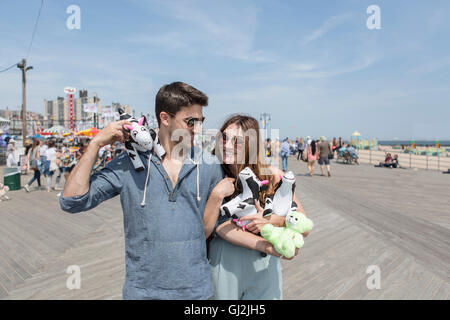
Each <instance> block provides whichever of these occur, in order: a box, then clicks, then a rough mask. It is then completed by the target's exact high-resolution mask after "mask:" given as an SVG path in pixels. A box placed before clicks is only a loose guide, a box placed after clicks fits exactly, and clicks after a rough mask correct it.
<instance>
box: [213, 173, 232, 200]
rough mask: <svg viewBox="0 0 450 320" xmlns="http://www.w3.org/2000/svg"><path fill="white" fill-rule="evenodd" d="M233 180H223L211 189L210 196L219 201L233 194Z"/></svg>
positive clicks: (227, 178)
mask: <svg viewBox="0 0 450 320" xmlns="http://www.w3.org/2000/svg"><path fill="white" fill-rule="evenodd" d="M234 180H235V179H234V178H229V177H226V178H223V179H222V180H221V181H220V182H219V183H218V184H217V185H216V186H215V187H214V189H213V191H212V192H211V194H212V195H213V196H214V197H216V198H220V199H225V198H226V197H229V196H231V195H232V194H233V193H234V189H235V187H234Z"/></svg>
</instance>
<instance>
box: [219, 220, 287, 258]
mask: <svg viewBox="0 0 450 320" xmlns="http://www.w3.org/2000/svg"><path fill="white" fill-rule="evenodd" d="M216 232H217V234H218V235H219V236H220V237H221V238H222V239H224V240H226V241H228V242H230V243H232V244H234V245H237V246H240V247H244V248H247V249H250V250H257V251H259V252H263V253H267V254H270V255H272V256H275V257H280V256H281V255H280V254H279V253H278V252H277V251H276V250H275V248H274V247H273V245H272V244H271V243H270V242H269V241H267V240H266V239H264V238H262V237H260V236H257V235H255V234H253V233H251V232H246V231H243V230H242V229H241V228H240V227H238V226H237V225H236V224H235V223H234V222H232V221H231V220H229V221H226V222H224V223H222V224H221V225H220V226H218V227H217V229H216Z"/></svg>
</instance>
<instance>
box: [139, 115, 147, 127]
mask: <svg viewBox="0 0 450 320" xmlns="http://www.w3.org/2000/svg"><path fill="white" fill-rule="evenodd" d="M144 120H145V118H144V117H141V118H140V119H139V121H138V123H139V125H140V126H142V124H143V123H144Z"/></svg>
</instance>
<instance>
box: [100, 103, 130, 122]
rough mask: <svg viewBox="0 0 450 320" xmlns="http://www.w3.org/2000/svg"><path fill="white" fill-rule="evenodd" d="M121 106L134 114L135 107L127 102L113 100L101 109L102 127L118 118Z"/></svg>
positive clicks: (126, 111)
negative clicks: (121, 102)
mask: <svg viewBox="0 0 450 320" xmlns="http://www.w3.org/2000/svg"><path fill="white" fill-rule="evenodd" d="M119 108H122V109H123V111H125V113H128V114H130V115H133V108H131V106H130V105H127V104H120V103H119V102H112V103H111V105H108V106H103V107H102V108H101V109H100V110H99V115H100V117H99V125H100V128H103V127H105V126H106V125H108V123H110V122H112V121H116V120H117V116H118V112H119Z"/></svg>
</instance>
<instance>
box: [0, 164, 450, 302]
mask: <svg viewBox="0 0 450 320" xmlns="http://www.w3.org/2000/svg"><path fill="white" fill-rule="evenodd" d="M289 166H290V167H289V169H290V170H293V171H294V172H295V173H296V175H297V195H298V196H299V198H300V200H301V202H302V204H303V206H304V208H305V210H306V212H307V214H308V215H309V216H310V217H311V218H312V219H313V221H314V223H315V227H314V230H313V232H312V233H311V235H310V236H309V237H308V238H307V239H306V241H305V246H304V247H303V249H302V250H301V253H300V254H299V256H298V257H296V258H295V259H294V260H292V261H283V262H282V265H283V282H284V298H285V299H449V294H450V284H449V279H450V230H449V229H450V198H449V192H448V190H450V175H444V174H442V173H438V172H435V171H425V170H419V171H413V170H402V169H396V170H391V169H385V168H374V167H371V166H368V165H360V166H356V165H342V164H334V163H333V164H332V170H333V171H332V173H333V176H332V177H331V178H328V177H321V176H319V175H316V176H314V177H309V176H308V175H306V164H304V163H303V162H297V161H295V160H290V162H289ZM318 173H319V174H320V170H318V168H316V174H318ZM0 179H1V180H3V177H1V176H0ZM22 179H23V181H25V180H27V179H26V177H22ZM56 194H57V193H56V192H50V193H47V192H46V191H34V192H32V193H26V192H24V191H15V192H11V193H10V194H9V196H10V197H11V198H12V200H10V201H4V202H0V299H121V298H122V292H121V290H122V285H123V281H124V277H125V272H124V270H125V261H124V238H123V221H122V211H121V208H120V202H119V199H118V198H115V199H111V200H109V201H107V202H105V203H103V204H101V205H100V206H99V207H97V208H96V209H94V210H92V211H90V212H87V213H82V214H76V215H71V214H67V213H64V212H62V211H61V210H60V209H59V204H58V202H57V196H56ZM71 265H78V266H79V267H80V270H81V289H73V290H69V289H67V287H66V280H67V278H68V277H69V274H67V273H66V270H67V268H68V267H69V266H71ZM372 265H376V266H378V267H379V269H380V279H381V282H380V289H368V287H367V285H366V282H367V279H368V278H369V276H371V274H368V273H366V271H367V268H368V267H369V266H372Z"/></svg>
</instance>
